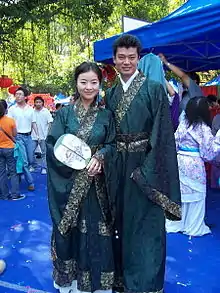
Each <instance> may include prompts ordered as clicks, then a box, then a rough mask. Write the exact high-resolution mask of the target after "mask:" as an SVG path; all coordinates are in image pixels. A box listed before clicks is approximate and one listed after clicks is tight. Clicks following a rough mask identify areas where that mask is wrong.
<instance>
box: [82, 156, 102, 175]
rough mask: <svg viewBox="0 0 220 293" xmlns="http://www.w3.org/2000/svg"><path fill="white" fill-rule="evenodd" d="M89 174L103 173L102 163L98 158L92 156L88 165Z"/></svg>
mask: <svg viewBox="0 0 220 293" xmlns="http://www.w3.org/2000/svg"><path fill="white" fill-rule="evenodd" d="M86 169H87V171H88V174H89V176H91V177H93V176H96V175H97V174H100V173H101V170H102V165H101V163H100V162H99V160H97V159H96V158H92V159H91V160H90V162H89V164H88V165H87V166H86Z"/></svg>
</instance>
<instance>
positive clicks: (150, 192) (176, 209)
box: [131, 168, 181, 220]
mask: <svg viewBox="0 0 220 293" xmlns="http://www.w3.org/2000/svg"><path fill="white" fill-rule="evenodd" d="M131 178H133V179H134V180H135V182H137V184H138V185H139V186H140V188H141V189H142V191H143V192H144V193H145V194H147V196H148V198H149V199H150V200H152V201H153V202H154V203H156V204H158V205H159V206H161V208H162V209H163V210H164V211H165V214H166V216H167V218H169V219H172V220H181V206H180V205H179V204H177V203H175V202H173V201H172V200H170V199H169V198H168V197H167V196H166V195H165V194H163V193H161V192H160V191H158V190H156V189H154V188H151V187H150V186H149V185H148V184H147V183H146V181H145V179H144V177H143V175H142V174H141V171H140V168H138V169H136V170H135V171H134V172H133V174H132V175H131Z"/></svg>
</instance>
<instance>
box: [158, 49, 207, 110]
mask: <svg viewBox="0 0 220 293" xmlns="http://www.w3.org/2000/svg"><path fill="white" fill-rule="evenodd" d="M159 57H160V59H161V61H162V62H163V63H164V64H165V65H166V66H167V68H168V69H169V70H171V71H172V72H173V73H174V74H176V75H177V76H178V77H179V78H180V79H181V81H182V83H183V86H184V88H185V90H184V91H183V94H182V100H181V102H180V111H179V114H180V115H181V113H182V112H183V111H185V109H186V105H187V103H188V102H189V100H190V99H192V98H194V97H196V96H203V93H202V90H201V88H200V87H199V83H200V77H199V75H198V74H197V73H195V72H190V73H188V74H186V73H185V72H183V71H182V70H181V69H180V68H179V67H177V66H175V65H174V64H172V63H170V62H168V61H167V59H166V57H165V56H164V55H163V54H159Z"/></svg>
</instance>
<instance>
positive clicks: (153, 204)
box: [106, 35, 181, 293]
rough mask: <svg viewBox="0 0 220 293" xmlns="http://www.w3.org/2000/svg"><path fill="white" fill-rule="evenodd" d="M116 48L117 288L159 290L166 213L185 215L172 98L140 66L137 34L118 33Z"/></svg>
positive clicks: (111, 95) (111, 96) (111, 94)
mask: <svg viewBox="0 0 220 293" xmlns="http://www.w3.org/2000/svg"><path fill="white" fill-rule="evenodd" d="M113 51H114V56H113V60H114V63H115V65H116V69H117V70H118V72H119V79H118V81H117V83H116V85H114V86H113V87H112V88H111V89H110V90H109V91H108V92H107V95H106V106H107V107H108V108H109V109H110V110H111V111H112V112H113V114H114V117H115V122H116V130H117V136H116V142H117V160H116V161H117V164H116V166H115V170H117V179H116V180H117V182H118V185H117V192H116V194H117V196H116V221H115V240H114V247H115V264H116V280H115V281H116V284H115V287H116V288H115V290H118V291H122V290H124V291H125V292H146V293H147V292H148V293H149V292H151V293H152V292H155V293H156V292H157V293H158V292H163V283H164V270H165V254H166V234H165V216H164V214H166V216H167V217H168V218H169V219H172V220H175V219H176V220H178V219H180V218H181V212H180V206H179V203H180V189H179V177H178V170H177V159H176V148H175V142H174V136H173V128H172V124H171V119H170V113H169V105H168V99H167V96H166V94H165V91H164V89H163V86H162V85H160V84H159V83H157V82H154V81H150V80H149V79H147V78H146V77H145V76H144V75H143V74H142V73H140V72H139V71H138V70H137V64H138V61H139V57H140V51H141V44H140V42H139V40H138V39H137V38H136V37H134V36H131V35H123V36H121V37H119V38H118V39H117V40H116V41H115V43H114V46H113ZM115 173H116V172H115ZM113 181H114V180H113Z"/></svg>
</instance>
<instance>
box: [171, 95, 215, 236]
mask: <svg viewBox="0 0 220 293" xmlns="http://www.w3.org/2000/svg"><path fill="white" fill-rule="evenodd" d="M175 139H176V147H177V158H178V166H179V177H180V189H181V202H182V220H181V221H176V222H173V221H169V220H167V222H166V230H167V232H168V233H170V232H173V233H176V232H182V233H184V234H186V235H190V236H202V235H205V234H208V233H211V231H210V229H209V227H208V226H206V224H205V222H204V217H205V201H206V171H205V166H204V161H211V160H213V159H214V158H215V157H216V156H217V155H218V154H220V131H218V132H217V134H216V136H213V135H212V132H211V118H210V113H209V107H208V102H207V99H206V98H205V97H195V98H192V99H191V100H190V101H189V102H188V104H187V107H186V112H185V117H184V119H182V121H181V122H180V125H179V127H178V129H177V131H176V133H175Z"/></svg>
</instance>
